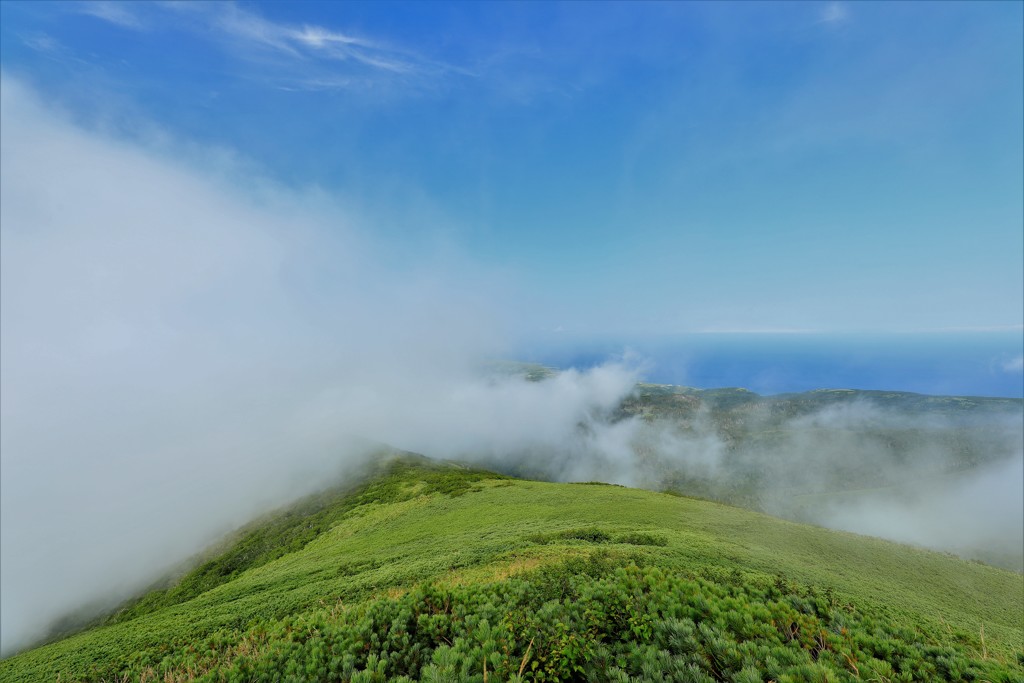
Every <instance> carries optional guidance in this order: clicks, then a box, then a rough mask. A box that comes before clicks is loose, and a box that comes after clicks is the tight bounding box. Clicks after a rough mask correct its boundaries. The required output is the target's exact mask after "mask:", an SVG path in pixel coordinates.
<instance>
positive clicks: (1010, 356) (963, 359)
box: [519, 329, 1024, 398]
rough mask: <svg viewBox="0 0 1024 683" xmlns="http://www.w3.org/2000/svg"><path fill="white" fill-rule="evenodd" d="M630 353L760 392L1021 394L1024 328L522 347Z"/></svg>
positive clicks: (593, 359)
mask: <svg viewBox="0 0 1024 683" xmlns="http://www.w3.org/2000/svg"><path fill="white" fill-rule="evenodd" d="M623 356H626V357H627V358H628V359H630V362H638V363H639V364H640V367H641V374H642V375H643V378H644V380H645V381H648V382H655V383H659V384H680V385H685V386H692V387H697V388H702V389H707V388H717V387H744V388H746V389H750V390H752V391H755V392H757V393H760V394H781V393H789V392H800V391H809V390H812V389H877V390H884V391H909V392H915V393H921V394H939V395H957V396H1000V397H1011V398H1021V397H1024V331H1021V330H1019V329H1018V330H1011V331H998V332H941V333H939V332H932V333H916V334H809V333H801V334H792V333H790V334H786V333H779V334H769V333H756V334H748V333H744V334H736V333H716V334H681V335H672V336H644V337H639V336H638V337H632V338H630V337H601V338H597V337H586V338H584V337H580V336H573V335H565V334H562V335H550V336H549V337H547V338H545V339H543V340H540V341H535V342H533V343H531V344H530V345H529V348H528V349H527V350H525V352H523V353H521V354H520V355H519V357H520V358H522V359H523V360H526V361H530V362H535V363H542V364H544V365H549V366H552V367H556V368H562V369H564V368H570V367H575V368H588V367H593V366H596V365H600V364H601V363H604V362H607V361H608V360H609V359H610V358H616V357H618V358H621V357H623Z"/></svg>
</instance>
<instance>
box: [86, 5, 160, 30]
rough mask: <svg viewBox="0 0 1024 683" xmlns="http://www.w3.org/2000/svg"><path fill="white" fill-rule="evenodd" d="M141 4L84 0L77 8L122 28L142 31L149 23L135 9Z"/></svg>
mask: <svg viewBox="0 0 1024 683" xmlns="http://www.w3.org/2000/svg"><path fill="white" fill-rule="evenodd" d="M139 6H140V5H139V3H129V2H83V3H81V4H80V5H76V9H77V10H78V11H79V12H81V13H82V14H88V15H89V16H93V17H96V18H97V19H102V20H104V21H108V22H110V23H111V24H116V25H117V26H120V27H121V28H127V29H133V30H136V31H140V30H143V29H145V28H147V25H146V23H145V22H144V21H143V20H142V18H141V17H140V16H139V15H138V14H137V13H136V11H135V10H136V8H138V7H139Z"/></svg>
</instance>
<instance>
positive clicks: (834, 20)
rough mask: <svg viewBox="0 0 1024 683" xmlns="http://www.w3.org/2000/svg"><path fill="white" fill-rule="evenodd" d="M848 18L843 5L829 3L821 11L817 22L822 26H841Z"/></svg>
mask: <svg viewBox="0 0 1024 683" xmlns="http://www.w3.org/2000/svg"><path fill="white" fill-rule="evenodd" d="M849 18H850V12H849V10H848V9H847V7H846V4H845V3H842V2H829V3H827V4H826V5H825V6H824V7H823V8H822V10H821V15H820V17H819V21H820V22H821V23H823V24H841V23H843V22H844V21H846V20H847V19H849Z"/></svg>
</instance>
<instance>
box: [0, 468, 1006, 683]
mask: <svg viewBox="0 0 1024 683" xmlns="http://www.w3.org/2000/svg"><path fill="white" fill-rule="evenodd" d="M125 561H130V550H129V549H126V560H125ZM1022 619H1024V577H1022V576H1021V575H1019V574H1015V573H1012V572H1007V571H1003V570H999V569H995V568H992V567H988V566H985V565H981V564H976V563H969V562H965V561H962V560H959V559H956V558H953V557H949V556H945V555H941V554H937V553H932V552H927V551H923V550H917V549H913V548H909V547H904V546H899V545H895V544H892V543H887V542H884V541H879V540H874V539H870V538H864V537H859V536H855V535H852V534H845V533H838V532H833V531H828V530H824V529H819V528H815V527H810V526H803V525H799V524H794V523H789V522H784V521H780V520H778V519H774V518H771V517H767V516H764V515H761V514H758V513H754V512H749V511H745V510H742V509H739V508H734V507H728V506H724V505H719V504H715V503H710V502H706V501H701V500H695V499H689V498H680V497H675V496H671V495H666V494H658V493H652V492H647V491H640V490H633V489H627V488H622V487H617V486H607V485H594V484H551V483H542V482H534V481H520V480H514V479H508V478H503V477H499V476H497V475H490V474H488V473H483V472H477V471H471V470H466V469H462V468H459V467H456V466H447V465H438V464H432V463H429V462H427V461H422V460H416V459H400V460H396V461H394V462H393V463H392V464H391V465H390V466H389V467H388V468H387V470H386V472H385V474H384V475H383V476H381V477H379V478H377V479H374V480H373V481H372V482H370V483H368V484H366V485H363V486H362V487H360V488H358V489H356V490H354V491H353V490H349V491H346V492H341V491H339V492H335V493H330V492H329V493H326V494H321V495H320V496H318V497H315V498H311V499H308V500H307V501H305V502H303V503H300V504H299V505H298V506H296V507H295V508H293V509H292V510H291V511H290V512H288V513H282V514H280V515H276V516H272V517H270V518H268V519H265V520H262V521H261V522H260V523H259V524H256V525H254V526H253V527H251V528H249V529H248V530H246V531H245V532H244V533H243V534H241V535H240V536H239V537H238V539H237V540H236V541H235V542H234V544H233V545H232V546H231V547H230V548H228V549H227V550H226V552H224V553H223V554H221V555H219V556H217V557H215V558H213V559H212V560H210V561H209V562H207V563H206V564H204V565H203V566H201V567H199V568H197V569H196V570H195V571H193V572H192V573H191V574H189V575H187V576H186V577H184V578H183V579H182V580H181V582H180V583H179V584H178V585H177V586H176V587H174V588H171V589H170V590H166V591H160V592H155V593H153V594H150V595H149V596H146V597H145V598H143V599H142V600H141V601H138V602H137V603H135V604H134V605H132V606H129V607H127V608H126V609H124V610H123V611H122V612H121V613H119V614H118V615H114V616H113V617H112V618H110V619H108V620H107V623H106V624H105V625H102V626H99V627H96V628H93V629H91V630H88V631H85V632H82V633H79V634H77V635H74V636H72V637H69V638H67V639H65V640H62V641H59V642H56V643H52V644H49V645H46V646H43V647H40V648H36V649H34V650H31V651H28V652H25V653H22V654H20V655H17V656H15V657H12V658H10V659H8V660H6V661H3V662H0V680H4V681H9V682H14V681H37V680H57V679H58V676H59V680H61V681H69V680H81V679H85V680H111V681H112V680H118V681H120V680H151V681H152V680H159V681H164V680H192V679H194V678H197V679H202V680H211V681H219V680H239V681H250V680H267V681H270V680H296V681H298V680H356V681H358V680H364V681H372V680H389V679H393V678H396V677H400V676H409V677H410V678H413V679H416V678H423V679H424V680H477V681H484V680H489V681H496V680H506V679H517V677H519V676H522V677H523V678H524V679H526V680H531V679H533V680H557V679H582V678H586V677H591V678H598V679H610V680H627V677H628V676H630V675H632V676H634V677H637V678H638V679H640V680H663V679H662V676H664V677H665V678H664V680H684V681H685V680H693V681H713V680H736V681H769V680H775V681H779V682H780V683H781V681H803V680H806V681H831V680H878V681H886V680H942V679H948V680H992V681H996V680H1003V681H1014V680H1024V679H1022V676H1024V667H1022V661H1024V660H1022V657H1024V655H1022V654H1021V651H1022V637H1024V636H1022ZM485 669H486V673H485ZM400 680H406V679H400Z"/></svg>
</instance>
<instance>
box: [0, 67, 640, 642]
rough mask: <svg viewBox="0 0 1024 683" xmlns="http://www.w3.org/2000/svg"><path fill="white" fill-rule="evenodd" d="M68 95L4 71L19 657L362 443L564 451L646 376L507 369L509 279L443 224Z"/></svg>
mask: <svg viewBox="0 0 1024 683" xmlns="http://www.w3.org/2000/svg"><path fill="white" fill-rule="evenodd" d="M53 109H54V108H53V107H51V106H48V105H47V104H45V103H43V102H41V101H40V98H39V96H38V95H37V94H36V93H35V92H34V91H32V90H31V89H30V88H29V87H27V86H26V85H25V84H24V83H22V82H21V81H19V80H17V79H15V78H11V77H10V76H9V75H4V76H3V89H2V117H3V128H2V145H0V146H2V157H0V165H2V169H0V170H2V188H0V189H2V202H0V212H2V213H0V221H2V226H3V230H2V234H0V240H2V250H0V254H2V256H0V258H2V268H0V273H2V275H0V276H2V283H0V284H2V290H0V293H2V294H0V295H2V301H0V304H2V308H0V311H2V334H3V339H2V356H0V362H2V366H3V368H2V370H3V383H2V394H3V395H2V422H3V430H2V433H0V439H2V444H0V445H2V447H0V457H2V463H0V464H2V469H3V477H2V484H0V485H2V502H0V505H2V509H0V512H2V536H0V539H2V541H0V542H2V549H0V563H2V573H0V581H2V584H0V590H2V593H3V600H2V614H0V628H2V650H3V652H4V654H8V653H10V652H12V651H14V650H16V649H17V648H20V647H22V646H24V645H26V644H27V643H30V642H32V641H33V640H34V639H36V638H38V637H40V636H42V635H43V634H44V633H45V631H46V629H47V625H48V624H49V623H50V622H51V621H52V620H53V619H54V618H55V617H58V616H59V615H61V614H63V613H65V612H67V611H69V610H72V609H75V608H77V607H79V606H80V605H81V604H83V603H86V602H90V603H99V604H102V603H104V602H106V603H107V604H113V603H115V602H116V601H117V600H119V599H123V598H125V597H126V596H128V595H131V594H132V593H133V592H135V591H137V590H140V589H142V588H143V587H145V585H147V582H149V581H152V580H153V579H154V578H156V577H157V576H158V575H159V574H160V572H162V571H163V570H165V569H166V568H167V567H169V566H171V565H173V564H174V563H176V562H178V561H180V560H181V559H182V558H184V557H187V556H188V555H189V554H190V553H193V552H196V551H197V550H199V549H200V548H202V547H203V546H204V545H206V544H207V543H209V542H210V541H212V540H213V539H215V538H216V537H217V536H218V535H220V534H222V533H224V532H226V531H228V530H229V529H231V528H233V527H236V526H238V525H239V524H241V523H243V522H245V521H247V520H248V519H250V518H251V517H252V516H253V515H255V514H256V513H258V512H260V511H262V510H265V509H267V508H268V507H270V506H272V505H275V504H280V503H281V502H283V501H285V500H287V499H288V498H291V497H294V496H296V495H299V494H301V493H303V492H306V491H309V490H311V489H314V488H316V487H317V486H318V485H322V483H323V482H325V481H328V480H330V479H334V478H336V477H337V475H338V473H339V471H340V469H341V468H342V467H343V465H344V464H345V463H346V462H349V461H351V460H353V459H354V458H356V457H357V456H358V455H359V454H356V453H352V452H351V447H350V446H349V445H347V444H349V443H350V441H349V440H348V439H349V436H350V435H357V436H360V437H364V438H368V439H375V440H378V441H381V442H384V443H388V444H392V445H396V446H402V447H406V448H410V449H415V450H420V451H425V452H428V453H430V454H432V455H439V456H448V457H454V456H457V455H458V454H460V453H463V452H470V451H473V452H479V453H485V454H493V453H499V452H501V451H502V450H503V449H504V448H507V447H511V444H513V443H521V439H520V437H518V436H517V433H518V432H521V433H529V434H531V436H530V438H529V439H528V442H529V443H528V445H529V446H533V447H538V448H539V447H541V446H543V447H544V448H548V449H553V448H556V447H557V444H558V442H559V440H560V439H565V438H569V437H571V436H572V435H573V434H574V432H573V430H574V429H575V428H576V425H577V424H578V423H579V422H580V421H581V420H582V421H584V422H586V421H587V420H588V419H591V420H592V421H593V422H594V424H597V423H598V422H599V420H598V419H597V416H598V415H599V414H600V413H601V412H602V411H606V410H607V409H608V407H609V406H611V405H613V404H615V403H616V401H617V400H618V398H620V397H621V395H622V394H623V392H628V391H630V389H631V386H632V383H633V381H635V375H634V374H633V371H632V370H629V369H627V368H626V367H625V366H622V367H616V368H608V369H604V370H598V371H594V372H590V373H581V374H575V375H574V374H569V375H565V376H563V377H561V378H559V379H558V380H557V381H555V382H553V383H552V384H551V385H550V386H545V389H544V390H541V391H538V390H537V388H536V386H534V385H527V383H526V382H525V381H523V380H521V379H512V378H505V379H503V380H501V379H495V378H491V379H487V378H484V377H482V375H481V373H480V372H478V370H477V369H478V368H479V366H480V363H481V361H483V360H484V359H488V358H494V357H499V356H501V355H502V354H503V352H504V351H505V348H506V347H505V345H504V341H503V340H504V339H506V338H507V335H505V334H503V333H502V332H503V330H504V329H506V327H505V322H504V321H503V320H502V319H501V317H500V315H499V314H497V313H495V311H501V310H502V306H501V301H502V297H501V296H500V295H498V294H497V290H498V289H499V288H504V287H506V286H507V284H508V283H507V282H505V281H502V280H499V279H498V278H496V277H494V276H491V275H488V274H486V273H484V271H483V270H482V269H480V268H477V267H476V266H475V265H474V264H473V263H471V262H469V261H468V260H466V259H463V258H461V257H459V255H458V254H453V252H452V250H451V249H450V248H447V247H446V246H445V245H444V244H441V245H440V246H438V247H437V248H436V249H433V248H432V245H431V241H430V239H429V238H424V239H423V240H422V244H418V245H416V247H417V249H416V251H417V252H418V253H419V254H421V255H422V256H421V258H419V259H417V260H412V259H408V258H406V255H407V254H408V253H409V252H410V251H411V250H410V249H408V248H407V247H405V248H402V249H399V248H397V245H394V244H388V243H387V242H384V241H381V240H378V239H376V238H375V237H374V234H373V233H374V227H375V226H374V225H373V223H372V221H370V220H368V219H366V218H365V217H357V216H354V215H352V214H351V213H350V212H347V211H346V210H345V209H344V207H340V206H338V205H336V204H332V202H331V201H330V200H329V199H326V198H325V197H323V195H322V194H321V193H317V192H315V191H308V192H295V191H287V190H284V189H281V188H279V187H275V186H274V185H273V184H272V183H269V182H266V181H263V180H260V179H258V178H255V179H248V178H240V176H239V174H238V173H237V172H234V171H235V169H225V168H223V167H222V166H221V165H220V164H221V161H220V159H221V158H222V157H218V156H217V155H212V154H211V155H210V156H209V158H207V159H204V158H203V157H202V155H201V154H197V153H196V151H195V149H194V148H193V149H190V150H188V159H187V160H186V161H182V160H178V159H174V158H172V157H171V155H169V154H168V152H167V150H168V147H167V145H162V146H160V147H159V149H157V150H154V149H151V148H148V147H147V146H146V145H145V144H142V143H138V142H130V141H126V140H125V139H123V138H119V137H116V136H111V135H105V134H102V133H99V132H96V131H93V130H90V129H88V128H85V127H81V126H78V125H75V124H73V123H71V122H70V121H69V120H68V119H67V118H65V117H63V116H61V115H60V114H57V113H54V111H53ZM203 162H206V163H208V164H209V166H208V167H202V163H203ZM244 180H249V181H250V182H249V184H248V185H243V183H242V182H240V181H244Z"/></svg>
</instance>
